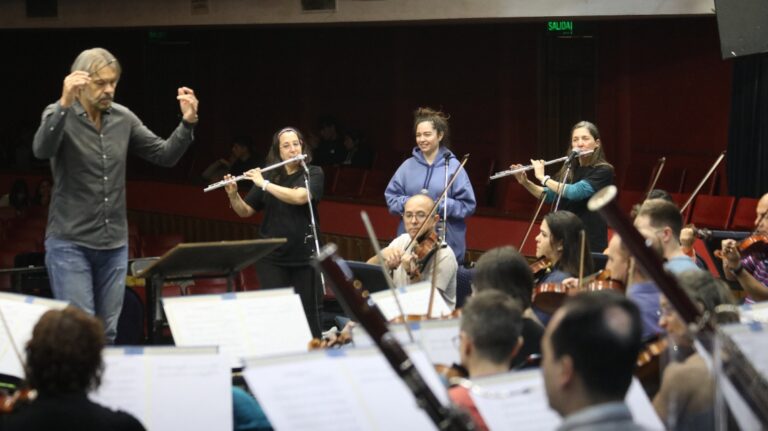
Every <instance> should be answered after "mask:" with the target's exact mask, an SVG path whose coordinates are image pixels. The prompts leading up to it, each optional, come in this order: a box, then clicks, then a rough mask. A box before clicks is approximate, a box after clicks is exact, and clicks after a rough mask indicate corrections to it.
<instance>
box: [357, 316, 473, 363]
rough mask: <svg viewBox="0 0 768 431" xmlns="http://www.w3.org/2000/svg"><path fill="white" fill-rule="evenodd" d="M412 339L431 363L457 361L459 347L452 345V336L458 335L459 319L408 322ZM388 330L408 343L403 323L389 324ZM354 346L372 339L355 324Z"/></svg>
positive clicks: (364, 345) (367, 342) (399, 339)
mask: <svg viewBox="0 0 768 431" xmlns="http://www.w3.org/2000/svg"><path fill="white" fill-rule="evenodd" d="M409 325H410V327H411V333H412V334H413V338H414V341H415V342H416V343H418V344H419V345H421V347H422V348H423V349H424V352H425V353H426V354H427V356H428V357H429V359H430V360H431V361H432V363H433V364H443V365H451V364H454V363H456V364H458V363H459V360H460V359H459V349H458V348H457V347H456V346H455V345H454V342H453V340H454V338H455V337H458V335H459V319H439V320H425V321H423V322H410V323H409ZM389 329H390V331H392V332H393V333H394V334H395V335H396V336H397V340H398V341H400V342H401V343H403V344H406V343H410V339H409V338H408V332H407V331H406V330H405V324H404V323H398V324H391V325H389ZM352 341H353V342H354V345H355V347H370V346H373V340H372V339H371V337H370V335H368V333H367V332H365V329H364V328H363V327H362V326H360V325H357V326H355V327H354V328H353V330H352Z"/></svg>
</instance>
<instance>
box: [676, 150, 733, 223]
mask: <svg viewBox="0 0 768 431" xmlns="http://www.w3.org/2000/svg"><path fill="white" fill-rule="evenodd" d="M725 151H726V150H723V152H722V153H720V156H719V157H718V158H717V160H715V163H713V164H712V167H711V168H709V172H707V174H706V175H704V178H702V179H701V182H699V185H698V186H696V189H694V190H693V193H691V196H690V197H689V198H688V200H687V201H685V204H684V205H683V206H682V207H681V208H680V214H683V213H684V212H685V210H686V208H688V205H690V204H691V202H693V199H694V198H695V197H696V195H697V194H698V193H699V190H701V188H702V187H704V183H706V182H707V180H709V177H710V176H711V175H712V173H713V172H715V169H717V167H718V166H719V165H720V162H722V161H723V159H724V158H725Z"/></svg>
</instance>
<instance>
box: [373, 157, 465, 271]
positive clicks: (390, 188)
mask: <svg viewBox="0 0 768 431" xmlns="http://www.w3.org/2000/svg"><path fill="white" fill-rule="evenodd" d="M445 153H448V154H450V155H451V158H450V160H449V163H448V178H449V179H450V177H451V176H453V174H454V173H455V172H456V169H458V167H459V165H460V164H461V163H460V162H459V160H458V159H456V157H455V156H454V155H453V153H451V151H450V150H448V149H446V148H445V147H440V148H439V149H438V151H437V156H436V157H435V160H434V163H433V164H432V165H430V164H428V163H427V160H426V159H425V158H424V154H422V152H421V150H420V149H419V147H415V148H414V149H413V157H410V158H409V159H407V160H406V161H404V162H403V164H402V165H400V167H399V168H397V172H395V175H394V176H393V177H392V179H391V180H389V184H388V185H387V189H386V190H385V191H384V198H385V199H386V200H387V206H388V207H389V212H391V213H392V214H396V215H398V216H400V217H402V215H403V211H404V208H403V207H404V206H405V201H407V200H408V198H410V197H411V196H413V195H416V194H419V193H421V192H422V191H423V190H425V189H426V194H427V195H429V196H430V197H431V198H432V199H437V198H439V197H440V193H441V192H442V191H443V189H444V188H445V156H444V154H445ZM446 200H447V201H448V235H447V236H446V240H447V242H448V245H450V246H451V249H453V252H454V253H455V254H456V260H457V261H458V262H459V263H462V262H463V261H464V252H465V251H466V249H467V240H466V234H467V224H466V223H465V222H464V219H465V218H467V217H469V216H470V215H472V213H474V212H475V206H476V202H475V192H474V190H472V184H471V183H470V182H469V177H468V176H467V172H466V171H464V170H462V171H461V172H460V173H459V176H458V178H456V181H454V182H453V185H451V190H450V191H449V192H448V196H447V197H446ZM439 214H440V218H441V219H442V217H443V205H440V210H439ZM404 232H405V229H404V227H403V221H402V219H401V220H400V225H399V226H398V228H397V234H398V235H400V234H402V233H404Z"/></svg>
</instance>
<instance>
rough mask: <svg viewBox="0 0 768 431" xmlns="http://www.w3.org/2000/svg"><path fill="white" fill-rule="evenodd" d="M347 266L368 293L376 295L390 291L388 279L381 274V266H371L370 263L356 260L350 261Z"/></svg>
mask: <svg viewBox="0 0 768 431" xmlns="http://www.w3.org/2000/svg"><path fill="white" fill-rule="evenodd" d="M347 265H348V266H349V269H351V270H352V274H353V275H354V276H355V279H356V280H360V282H361V283H363V287H364V288H365V290H367V291H368V292H370V293H376V292H380V291H382V290H387V289H389V286H388V285H387V279H386V278H384V273H382V272H381V267H380V266H379V265H371V264H370V263H365V262H358V261H354V260H348V261H347Z"/></svg>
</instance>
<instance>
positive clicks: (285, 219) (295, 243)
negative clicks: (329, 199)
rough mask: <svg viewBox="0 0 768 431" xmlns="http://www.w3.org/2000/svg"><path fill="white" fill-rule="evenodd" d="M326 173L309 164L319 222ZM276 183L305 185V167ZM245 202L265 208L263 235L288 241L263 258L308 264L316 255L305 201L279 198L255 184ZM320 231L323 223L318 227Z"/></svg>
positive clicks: (311, 189) (313, 198) (313, 197)
mask: <svg viewBox="0 0 768 431" xmlns="http://www.w3.org/2000/svg"><path fill="white" fill-rule="evenodd" d="M324 181H325V175H324V174H323V170H322V169H321V168H320V167H318V166H310V167H309V189H310V192H311V193H312V208H313V211H314V213H315V221H316V222H317V223H318V224H319V223H320V220H319V219H318V214H317V203H318V202H319V201H320V199H321V198H322V196H323V183H324ZM275 184H277V185H280V186H283V187H289V188H304V187H305V184H304V170H302V169H299V170H298V171H297V172H295V173H294V174H293V175H289V176H288V177H285V178H283V179H282V180H280V181H279V182H277V183H275ZM245 203H247V204H248V205H250V206H251V208H253V209H254V210H256V211H260V210H264V220H263V221H262V223H261V227H260V229H259V235H260V236H261V237H262V238H286V239H287V240H288V242H286V243H285V244H283V245H282V246H280V247H279V248H277V249H276V250H275V251H273V252H272V253H270V254H269V255H268V256H266V257H265V258H264V259H265V260H268V261H270V262H273V263H278V264H282V265H306V264H308V263H309V260H310V258H311V257H312V256H313V255H314V250H315V241H314V238H312V237H309V235H311V234H312V227H311V219H310V214H309V208H308V206H307V205H306V204H302V205H291V204H288V203H285V202H283V201H281V200H280V199H277V198H276V197H274V196H273V195H272V194H270V193H269V192H264V191H262V190H261V188H260V187H253V188H251V191H250V192H249V193H248V195H247V196H246V197H245ZM317 232H318V235H319V234H320V227H319V226H318V227H317Z"/></svg>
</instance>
